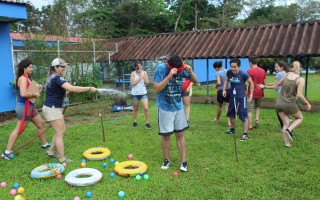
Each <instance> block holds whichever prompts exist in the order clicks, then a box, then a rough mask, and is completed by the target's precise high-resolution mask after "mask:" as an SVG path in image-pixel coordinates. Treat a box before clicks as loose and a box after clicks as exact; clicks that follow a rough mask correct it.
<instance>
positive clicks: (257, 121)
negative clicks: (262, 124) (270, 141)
mask: <svg viewBox="0 0 320 200" xmlns="http://www.w3.org/2000/svg"><path fill="white" fill-rule="evenodd" d="M253 127H254V128H258V127H259V120H256V121H255V122H254V126H253Z"/></svg>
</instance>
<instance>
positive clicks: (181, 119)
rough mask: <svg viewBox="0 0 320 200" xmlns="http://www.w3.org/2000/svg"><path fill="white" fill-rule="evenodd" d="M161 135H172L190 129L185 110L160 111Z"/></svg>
mask: <svg viewBox="0 0 320 200" xmlns="http://www.w3.org/2000/svg"><path fill="white" fill-rule="evenodd" d="M158 123H159V135H171V134H172V133H174V132H178V133H179V132H183V131H184V130H185V129H187V128H189V125H188V122H187V118H186V115H185V114H184V109H181V110H178V111H175V112H169V111H165V110H162V109H160V108H159V109H158Z"/></svg>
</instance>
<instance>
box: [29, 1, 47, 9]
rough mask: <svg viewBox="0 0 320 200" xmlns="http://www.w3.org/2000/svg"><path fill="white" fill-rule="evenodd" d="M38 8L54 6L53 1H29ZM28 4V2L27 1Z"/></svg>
mask: <svg viewBox="0 0 320 200" xmlns="http://www.w3.org/2000/svg"><path fill="white" fill-rule="evenodd" d="M28 1H30V3H32V5H33V6H34V7H36V8H39V9H40V8H41V7H42V6H47V5H49V4H52V2H53V0H28ZM25 2H26V1H25Z"/></svg>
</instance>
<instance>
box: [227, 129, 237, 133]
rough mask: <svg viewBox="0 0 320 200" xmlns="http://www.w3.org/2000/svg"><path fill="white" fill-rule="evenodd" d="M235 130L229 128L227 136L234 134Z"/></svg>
mask: <svg viewBox="0 0 320 200" xmlns="http://www.w3.org/2000/svg"><path fill="white" fill-rule="evenodd" d="M234 133H235V130H234V129H233V128H228V131H227V132H226V134H234Z"/></svg>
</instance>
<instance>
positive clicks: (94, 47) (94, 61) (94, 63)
mask: <svg viewBox="0 0 320 200" xmlns="http://www.w3.org/2000/svg"><path fill="white" fill-rule="evenodd" d="M92 44H93V67H95V66H96V43H95V42H94V41H93V42H92Z"/></svg>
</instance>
